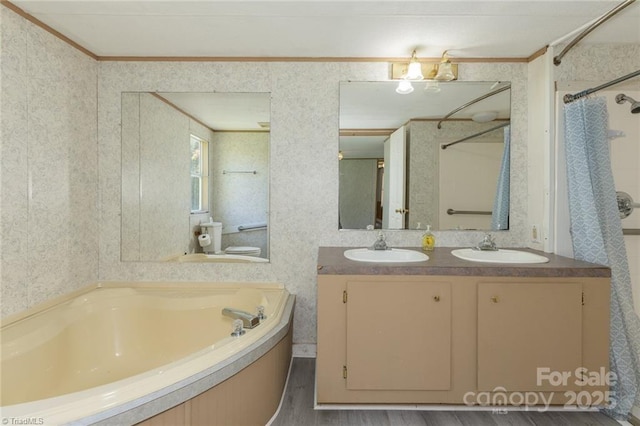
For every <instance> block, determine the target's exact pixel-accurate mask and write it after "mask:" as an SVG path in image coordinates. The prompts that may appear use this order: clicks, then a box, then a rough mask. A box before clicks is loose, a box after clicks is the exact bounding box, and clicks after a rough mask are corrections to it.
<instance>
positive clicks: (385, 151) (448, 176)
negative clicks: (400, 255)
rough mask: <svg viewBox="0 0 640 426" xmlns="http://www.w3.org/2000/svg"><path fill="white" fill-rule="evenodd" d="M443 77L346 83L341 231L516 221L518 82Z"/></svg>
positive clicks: (501, 225) (487, 226)
mask: <svg viewBox="0 0 640 426" xmlns="http://www.w3.org/2000/svg"><path fill="white" fill-rule="evenodd" d="M436 84H437V85H438V90H433V82H426V81H425V82H418V83H415V82H414V86H415V90H414V91H413V92H412V93H410V94H398V93H397V92H396V91H395V88H396V86H397V82H394V81H388V82H342V83H341V84H340V145H339V151H340V154H341V159H340V160H339V162H340V163H339V171H340V177H339V183H340V188H339V191H340V197H339V225H338V226H339V228H340V229H366V228H367V227H374V228H377V229H426V226H427V225H431V229H436V230H446V229H455V230H491V229H493V230H503V229H508V215H509V175H510V170H509V153H510V150H509V144H510V126H509V123H510V117H511V93H510V92H511V90H510V83H509V82H495V81H493V82H468V81H455V82H437V83H436ZM445 117H446V119H444V118H445Z"/></svg>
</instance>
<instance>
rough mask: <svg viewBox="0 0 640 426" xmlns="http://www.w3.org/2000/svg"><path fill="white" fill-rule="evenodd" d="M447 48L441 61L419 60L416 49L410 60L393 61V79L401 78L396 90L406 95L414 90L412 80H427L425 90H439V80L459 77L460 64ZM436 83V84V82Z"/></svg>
mask: <svg viewBox="0 0 640 426" xmlns="http://www.w3.org/2000/svg"><path fill="white" fill-rule="evenodd" d="M447 52H448V51H447V50H445V51H444V52H443V53H442V57H441V59H440V62H439V63H437V64H434V63H423V62H420V61H419V60H418V57H417V55H416V51H415V50H414V51H413V52H412V53H411V59H410V60H409V62H392V63H391V79H392V80H400V81H399V82H398V87H397V89H396V92H397V93H399V94H401V95H406V94H408V93H411V92H413V85H412V84H411V82H412V81H420V80H427V85H426V86H425V91H428V92H439V91H440V87H439V86H438V84H437V82H438V81H451V80H456V79H457V78H458V65H457V64H452V63H451V61H450V60H449V56H448V54H447ZM434 83H435V84H434Z"/></svg>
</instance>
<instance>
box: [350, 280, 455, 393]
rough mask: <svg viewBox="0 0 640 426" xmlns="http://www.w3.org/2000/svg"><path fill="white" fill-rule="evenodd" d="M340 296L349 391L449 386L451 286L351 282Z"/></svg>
mask: <svg viewBox="0 0 640 426" xmlns="http://www.w3.org/2000/svg"><path fill="white" fill-rule="evenodd" d="M343 298H344V305H345V308H346V338H347V340H346V361H345V367H344V375H345V376H346V383H345V385H346V388H347V389H350V390H434V389H441V390H446V389H449V388H450V386H451V284H450V283H449V282H447V281H408V280H403V279H398V280H397V281H388V280H381V281H372V280H367V279H364V280H358V279H353V280H349V281H347V282H346V290H345V293H344V297H343ZM371 372H375V374H371Z"/></svg>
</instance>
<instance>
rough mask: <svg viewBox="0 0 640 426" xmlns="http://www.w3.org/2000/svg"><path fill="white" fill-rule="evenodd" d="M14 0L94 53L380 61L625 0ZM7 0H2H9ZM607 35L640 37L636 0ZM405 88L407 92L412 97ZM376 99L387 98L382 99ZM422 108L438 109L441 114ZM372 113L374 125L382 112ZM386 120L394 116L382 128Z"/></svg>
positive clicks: (262, 108) (564, 27) (503, 46)
mask: <svg viewBox="0 0 640 426" xmlns="http://www.w3.org/2000/svg"><path fill="white" fill-rule="evenodd" d="M11 3H12V4H14V5H15V6H17V7H18V8H20V9H22V10H23V11H24V12H25V13H27V14H30V15H32V16H33V17H35V18H36V19H37V20H39V21H41V22H43V23H44V24H46V25H48V26H50V27H51V28H53V29H54V30H56V31H58V32H60V33H61V34H62V35H64V36H66V37H67V38H69V39H70V40H72V41H73V42H75V43H77V44H78V45H80V46H81V47H83V48H84V49H87V50H88V51H90V52H91V53H93V54H94V55H95V56H97V57H98V59H99V60H109V59H117V58H123V57H133V58H136V57H171V58H174V57H185V58H187V57H188V58H193V57H202V58H205V60H206V59H207V58H208V59H211V60H219V59H229V58H238V59H239V60H243V59H244V60H247V59H249V58H261V59H264V60H270V59H271V60H278V59H281V60H283V59H284V60H298V59H299V60H309V58H319V60H324V61H331V60H338V61H340V60H345V61H348V60H357V59H360V58H363V59H367V60H381V61H385V60H392V59H396V60H397V59H404V58H407V59H408V57H409V56H410V54H411V52H412V51H413V50H414V49H415V50H416V53H417V55H418V57H419V58H439V57H440V56H441V54H442V52H443V51H444V50H448V51H449V56H450V57H451V59H452V61H453V62H454V63H455V62H456V59H458V60H461V61H462V60H464V59H478V58H480V59H482V58H510V59H514V58H515V59H517V60H526V59H527V58H529V57H531V56H532V55H533V54H535V53H536V52H537V51H539V50H540V49H541V48H543V47H544V46H547V45H549V44H561V43H563V42H564V43H566V42H568V41H570V40H571V39H572V37H573V36H574V35H575V34H577V33H578V32H579V30H580V29H582V28H583V27H584V26H585V25H587V24H588V23H590V22H593V21H594V20H595V19H597V18H598V17H600V16H602V15H603V14H605V13H607V12H608V11H610V10H611V9H613V8H614V7H615V6H616V5H618V4H620V3H622V0H574V1H551V0H544V1H543V0H514V1H506V0H498V1H485V0H448V1H400V0H382V1H375V2H373V1H363V0H350V1H318V0H298V1H292V0H289V1H273V0H257V1H244V0H236V1H218V0H193V1H192V0H146V1H144V0H140V1H138V0H131V1H126V0H71V1H67V0H12V1H11ZM3 4H5V5H6V3H5V2H4V0H3ZM603 43H629V44H640V1H637V2H636V3H635V4H632V5H631V6H629V7H627V8H626V9H625V10H624V11H622V12H621V13H619V14H617V15H616V16H614V17H613V18H612V19H610V20H608V21H607V22H605V23H604V24H602V25H601V26H600V27H598V29H597V30H595V31H593V32H592V33H590V34H589V35H588V36H587V37H585V38H584V39H583V40H582V41H581V42H580V44H582V45H585V44H603ZM569 55H570V53H569ZM416 92H418V91H416ZM419 92H424V91H419ZM164 96H166V97H167V98H171V99H170V100H171V101H172V102H174V103H175V104H176V105H179V106H181V107H182V108H183V109H184V110H187V111H188V112H189V113H191V114H192V115H194V116H196V117H198V118H199V119H201V120H202V121H204V122H207V123H208V124H209V125H210V127H212V128H215V129H219V130H225V129H255V128H256V127H257V125H256V123H257V122H268V121H269V119H268V114H269V113H268V104H265V102H264V100H265V99H267V98H264V97H261V98H260V100H258V101H256V102H257V103H256V104H255V105H254V106H251V104H252V103H253V101H255V99H251V98H250V97H244V98H236V99H234V102H236V103H235V104H234V103H229V102H230V100H229V99H223V98H218V99H216V100H212V99H210V98H207V97H206V96H204V97H197V96H196V97H189V96H186V95H184V94H164ZM247 96H250V95H247ZM415 96H417V95H414V97H415ZM401 97H403V96H399V95H397V94H395V93H393V92H389V97H382V96H379V97H378V98H377V99H378V102H376V103H374V102H373V101H372V104H371V106H377V107H380V106H381V105H386V106H388V105H391V104H392V103H393V102H395V101H397V100H398V99H399V98H401ZM404 98H405V99H404V100H403V102H404V101H406V100H407V98H406V97H404ZM380 99H385V100H384V102H379V100H380ZM267 100H268V99H267ZM221 102H222V103H221ZM454 103H455V104H456V105H460V104H461V103H462V102H461V101H455V102H454ZM374 104H375V105H374ZM196 105H199V106H198V107H197V108H196ZM225 105H226V106H225ZM423 105H424V104H423ZM207 108H208V110H209V112H207ZM212 109H213V110H215V111H218V113H217V114H216V118H215V120H216V121H215V122H211V121H209V120H210V119H211V118H210V117H211V110H212ZM445 109H447V108H445ZM448 109H451V108H448ZM253 110H255V112H256V114H255V116H250V115H248V114H243V117H242V119H243V120H244V122H243V123H239V122H238V119H239V117H238V116H239V114H235V115H234V112H235V113H241V112H242V111H245V112H246V111H253ZM220 111H224V113H223V114H222V113H220ZM470 111H471V110H469V111H468V112H470ZM371 113H372V114H373V113H375V112H371ZM420 114H421V115H420V116H424V115H429V116H436V117H437V116H438V115H440V116H442V115H443V112H442V111H440V112H439V113H438V112H433V111H432V112H424V111H422V112H421V113H420ZM356 115H357V114H356ZM360 116H361V118H364V121H363V122H361V123H356V122H351V123H349V124H347V123H341V127H342V128H373V127H375V126H373V125H372V124H371V122H370V121H371V120H369V122H368V123H367V122H366V121H367V118H366V117H369V118H370V116H371V115H370V114H368V115H367V114H364V115H363V114H360ZM265 117H266V118H265ZM341 117H342V114H341ZM221 120H222V121H221ZM224 120H226V122H224ZM341 120H342V118H341ZM377 123H378V124H377V126H380V125H381V124H380V123H381V120H377ZM401 124H402V123H400V125H401ZM390 126H391V127H392V126H395V124H389V123H387V124H385V126H383V127H390ZM343 139H344V141H346V138H343ZM378 139H379V138H378ZM377 142H378V144H379V141H377Z"/></svg>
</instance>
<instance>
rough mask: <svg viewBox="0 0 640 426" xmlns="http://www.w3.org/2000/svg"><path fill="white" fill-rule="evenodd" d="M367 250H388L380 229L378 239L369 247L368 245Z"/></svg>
mask: <svg viewBox="0 0 640 426" xmlns="http://www.w3.org/2000/svg"><path fill="white" fill-rule="evenodd" d="M369 250H390V248H389V246H388V245H387V242H386V241H385V237H384V234H383V233H382V231H380V232H378V239H377V240H376V242H375V243H373V245H372V246H371V247H369Z"/></svg>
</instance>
